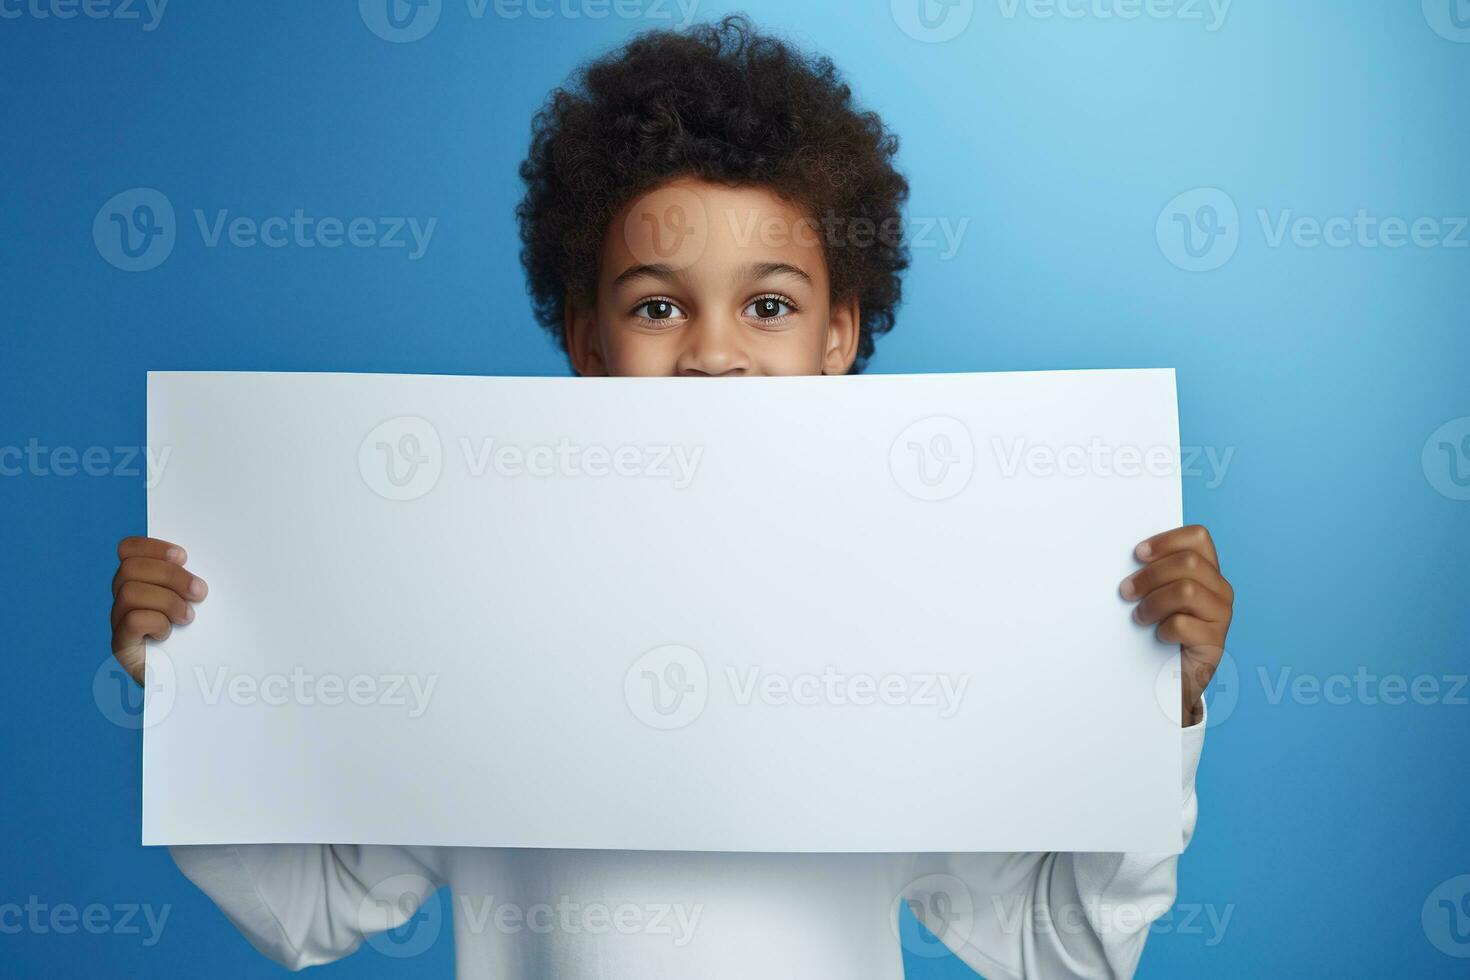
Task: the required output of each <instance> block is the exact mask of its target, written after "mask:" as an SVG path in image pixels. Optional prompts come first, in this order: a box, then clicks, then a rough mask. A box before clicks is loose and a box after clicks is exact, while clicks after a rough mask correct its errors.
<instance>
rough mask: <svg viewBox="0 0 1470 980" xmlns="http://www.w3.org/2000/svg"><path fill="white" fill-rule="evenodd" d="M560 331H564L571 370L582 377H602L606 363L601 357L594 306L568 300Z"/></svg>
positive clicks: (604, 373) (605, 372) (599, 335)
mask: <svg viewBox="0 0 1470 980" xmlns="http://www.w3.org/2000/svg"><path fill="white" fill-rule="evenodd" d="M563 316H564V320H563V323H562V329H563V330H565V331H566V333H565V335H564V336H565V337H566V338H567V355H568V356H569V357H570V358H571V360H572V370H573V371H576V372H577V373H578V374H580V375H582V376H583V377H603V376H605V375H606V374H607V361H606V360H605V359H604V358H603V356H602V335H601V334H600V333H599V332H598V330H597V308H596V304H591V305H590V306H584V305H582V304H580V303H575V302H573V301H572V300H571V299H568V300H567V301H566V304H565V311H564V313H563Z"/></svg>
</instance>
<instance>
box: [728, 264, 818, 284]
mask: <svg viewBox="0 0 1470 980" xmlns="http://www.w3.org/2000/svg"><path fill="white" fill-rule="evenodd" d="M772 276H789V277H791V278H793V279H800V280H801V281H802V282H804V283H807V284H808V285H810V284H811V281H812V277H811V276H809V275H807V274H806V273H805V272H804V271H802V270H801V269H798V268H797V267H796V266H794V265H792V264H791V263H789V262H755V263H752V264H750V265H743V266H741V267H740V268H738V269H736V270H735V276H734V278H735V279H736V280H741V279H769V278H771V277H772Z"/></svg>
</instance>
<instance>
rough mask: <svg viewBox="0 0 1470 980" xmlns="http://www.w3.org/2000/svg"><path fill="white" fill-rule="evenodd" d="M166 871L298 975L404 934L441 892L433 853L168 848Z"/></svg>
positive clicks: (333, 847) (303, 847) (335, 847)
mask: <svg viewBox="0 0 1470 980" xmlns="http://www.w3.org/2000/svg"><path fill="white" fill-rule="evenodd" d="M169 853H170V854H171V855H172V856H173V859H174V863H176V864H177V865H178V866H179V870H181V871H182V872H183V873H184V874H185V875H186V876H187V877H188V878H189V880H190V881H192V882H194V884H195V885H197V886H199V888H200V890H202V891H203V892H204V893H205V894H206V895H208V896H209V897H210V898H211V899H212V900H213V901H214V903H215V904H216V905H218V906H219V908H220V910H221V911H222V912H224V914H225V916H226V917H228V918H229V920H230V921H231V922H232V923H234V925H235V927H236V928H237V929H239V930H240V932H241V933H243V934H244V935H245V937H246V938H247V939H249V940H250V943H251V945H253V946H254V947H255V948H256V949H258V950H260V951H261V952H262V953H264V954H265V955H266V956H269V957H270V958H271V959H273V960H275V961H276V962H277V963H280V964H281V965H283V966H286V967H289V968H291V969H293V970H299V969H301V968H303V967H307V966H315V965H317V964H321V963H330V962H331V961H333V960H336V959H340V958H341V957H343V956H346V955H348V954H349V953H352V952H353V951H355V950H356V949H357V947H358V946H359V945H361V943H362V941H363V939H364V938H365V937H366V936H368V935H371V934H372V933H375V932H380V931H382V930H385V929H392V928H395V927H397V926H399V925H402V924H403V923H404V922H405V921H407V919H408V917H409V916H410V915H412V914H413V912H414V910H416V909H417V908H418V907H419V906H420V905H421V904H423V902H424V900H425V899H426V898H427V897H428V896H429V895H431V894H432V893H433V892H434V891H435V890H436V889H438V888H439V887H440V885H442V884H443V881H442V880H441V875H440V873H439V872H438V871H437V870H435V869H434V868H432V867H431V866H430V864H431V863H432V860H433V859H432V856H431V853H432V849H430V848H405V847H386V846H369V845H362V846H357V845H339V844H235V845H220V846H175V847H170V848H169Z"/></svg>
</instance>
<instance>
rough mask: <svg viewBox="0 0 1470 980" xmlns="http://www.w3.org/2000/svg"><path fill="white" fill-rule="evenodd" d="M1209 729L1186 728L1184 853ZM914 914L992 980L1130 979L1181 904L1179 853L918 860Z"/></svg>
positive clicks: (1195, 812)
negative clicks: (1151, 937) (1164, 920)
mask: <svg viewBox="0 0 1470 980" xmlns="http://www.w3.org/2000/svg"><path fill="white" fill-rule="evenodd" d="M1205 724H1206V722H1205V721H1204V720H1203V719H1202V720H1201V721H1200V722H1199V723H1198V724H1196V725H1193V726H1191V727H1189V728H1185V729H1182V730H1181V737H1182V738H1183V740H1184V741H1183V746H1182V747H1183V763H1184V764H1183V773H1182V775H1183V780H1184V803H1183V812H1182V814H1181V823H1182V828H1183V836H1184V845H1185V846H1186V847H1187V846H1188V845H1189V840H1190V838H1191V837H1192V836H1193V834H1194V825H1195V820H1196V818H1197V816H1198V812H1199V806H1198V802H1197V801H1196V799H1195V792H1194V779H1195V773H1196V771H1197V769H1198V768H1199V760H1200V753H1201V751H1202V749H1203V746H1204V734H1205ZM915 857H916V863H915V865H913V866H912V868H913V874H914V875H917V877H913V878H911V881H912V884H911V885H910V886H909V888H908V890H907V891H906V893H905V898H906V899H907V900H908V901H909V904H910V907H911V908H913V910H914V913H915V915H916V916H917V917H918V919H919V921H920V922H923V923H924V926H925V927H926V928H927V929H929V930H930V931H931V932H932V933H934V935H935V936H936V937H938V938H939V939H940V941H941V942H943V943H944V944H945V945H946V946H947V947H949V948H950V949H951V950H952V951H953V952H954V953H955V955H957V956H958V957H959V958H960V959H961V960H963V961H964V962H965V963H966V964H968V965H969V966H970V967H971V968H972V969H974V970H976V971H977V972H979V973H980V974H981V975H983V976H984V977H986V978H987V980H1002V978H1030V977H1041V978H1051V977H1131V976H1132V975H1133V972H1134V970H1135V969H1136V968H1137V966H1138V960H1139V957H1141V956H1142V955H1143V946H1144V942H1145V941H1146V940H1147V939H1148V933H1149V927H1150V925H1151V924H1152V923H1153V922H1154V921H1155V920H1156V919H1158V918H1159V917H1160V916H1162V915H1163V914H1164V913H1165V912H1167V911H1168V910H1169V909H1170V907H1171V906H1173V904H1174V897H1175V894H1176V884H1177V871H1178V864H1179V856H1178V855H1177V854H1166V855H1158V854H1119V853H1095V854H1092V853H1075V854H1074V853H1060V852H1058V853H1022V854H935V855H916V856H915Z"/></svg>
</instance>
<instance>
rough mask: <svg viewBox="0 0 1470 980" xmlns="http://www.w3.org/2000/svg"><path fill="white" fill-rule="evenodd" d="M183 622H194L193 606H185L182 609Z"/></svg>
mask: <svg viewBox="0 0 1470 980" xmlns="http://www.w3.org/2000/svg"><path fill="white" fill-rule="evenodd" d="M184 622H186V623H192V622H194V607H193V606H185V607H184Z"/></svg>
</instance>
